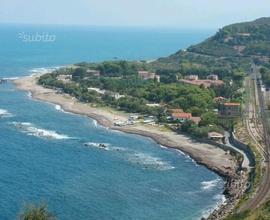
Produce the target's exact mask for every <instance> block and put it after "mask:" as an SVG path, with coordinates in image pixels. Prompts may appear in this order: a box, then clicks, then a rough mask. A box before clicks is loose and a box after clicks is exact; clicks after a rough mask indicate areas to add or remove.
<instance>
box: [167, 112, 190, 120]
mask: <svg viewBox="0 0 270 220" xmlns="http://www.w3.org/2000/svg"><path fill="white" fill-rule="evenodd" d="M171 116H172V118H173V120H178V121H180V122H184V121H186V120H190V119H191V118H192V114H191V113H185V112H180V113H172V115H171Z"/></svg>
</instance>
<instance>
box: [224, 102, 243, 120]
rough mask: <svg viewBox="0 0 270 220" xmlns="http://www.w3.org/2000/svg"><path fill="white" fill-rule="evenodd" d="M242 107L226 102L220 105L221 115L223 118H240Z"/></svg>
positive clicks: (238, 104)
mask: <svg viewBox="0 0 270 220" xmlns="http://www.w3.org/2000/svg"><path fill="white" fill-rule="evenodd" d="M240 107H241V105H240V103H236V102H225V103H222V104H221V105H220V108H219V115H220V116H222V117H232V118H234V117H239V116H240V115H241V108H240Z"/></svg>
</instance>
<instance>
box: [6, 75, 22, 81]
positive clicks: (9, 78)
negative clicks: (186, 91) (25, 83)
mask: <svg viewBox="0 0 270 220" xmlns="http://www.w3.org/2000/svg"><path fill="white" fill-rule="evenodd" d="M19 78H20V77H18V76H14V77H5V78H3V80H8V81H10V80H11V81H12V80H16V79H19Z"/></svg>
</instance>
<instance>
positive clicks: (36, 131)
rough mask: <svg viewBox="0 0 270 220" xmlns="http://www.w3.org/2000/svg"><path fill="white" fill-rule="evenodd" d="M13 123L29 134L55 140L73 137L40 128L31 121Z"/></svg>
mask: <svg viewBox="0 0 270 220" xmlns="http://www.w3.org/2000/svg"><path fill="white" fill-rule="evenodd" d="M12 124H13V125H14V126H16V128H18V129H20V130H21V131H22V132H24V133H26V134H28V135H32V136H36V137H40V138H45V139H54V140H63V139H71V137H69V136H67V135H64V134H59V133H57V132H56V131H51V130H46V129H42V128H38V127H36V126H35V125H34V124H32V123H29V122H13V123H12Z"/></svg>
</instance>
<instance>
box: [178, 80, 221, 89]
mask: <svg viewBox="0 0 270 220" xmlns="http://www.w3.org/2000/svg"><path fill="white" fill-rule="evenodd" d="M179 82H182V83H185V84H191V85H195V86H204V87H205V88H209V87H211V86H212V85H215V86H221V85H222V84H223V81H222V80H210V79H198V80H187V79H181V80H179Z"/></svg>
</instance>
